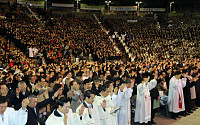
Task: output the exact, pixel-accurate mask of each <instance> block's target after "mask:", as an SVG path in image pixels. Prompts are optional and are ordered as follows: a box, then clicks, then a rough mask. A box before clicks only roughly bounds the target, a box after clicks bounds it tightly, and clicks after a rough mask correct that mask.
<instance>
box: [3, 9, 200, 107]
mask: <svg viewBox="0 0 200 125" xmlns="http://www.w3.org/2000/svg"><path fill="white" fill-rule="evenodd" d="M26 11H27V10H26ZM27 13H28V12H25V13H23V12H20V11H19V13H12V16H11V17H10V18H9V17H8V19H6V20H3V19H1V20H0V22H1V25H0V27H1V28H6V29H7V31H8V33H9V34H12V35H14V37H15V39H17V40H20V42H21V43H23V45H24V47H25V48H24V50H26V51H24V50H20V49H18V48H17V47H16V46H14V44H13V43H12V41H10V40H8V39H6V38H5V37H4V36H1V37H0V41H1V43H0V44H1V45H0V56H1V60H0V61H1V62H0V66H1V67H0V75H1V78H0V80H1V81H0V83H1V91H0V92H1V95H2V94H6V93H7V94H6V95H9V98H10V99H12V95H16V94H19V93H23V92H27V91H28V92H29V94H27V96H30V95H32V94H34V92H35V91H39V92H40V94H42V93H44V92H45V91H47V92H49V93H51V92H52V93H55V92H56V91H57V90H59V89H61V90H62V91H60V92H59V95H60V98H62V97H63V96H64V97H66V98H67V99H69V100H70V101H73V100H72V94H73V90H76V91H80V93H82V97H81V98H80V100H83V99H89V101H91V102H92V101H93V99H94V98H90V96H91V93H92V92H91V91H87V90H93V91H94V94H96V95H97V94H98V93H99V92H102V94H109V93H110V92H116V93H117V91H118V89H119V86H120V85H121V84H122V83H125V84H127V86H129V87H130V83H131V82H133V81H135V84H136V85H137V84H140V83H141V82H143V81H148V80H150V79H153V78H154V77H155V76H158V78H159V79H160V80H161V82H160V84H159V87H160V88H161V89H163V90H166V91H167V89H168V88H167V87H168V85H167V86H166V85H164V83H167V84H169V78H170V77H172V76H173V75H176V74H180V73H182V74H183V73H185V72H187V73H189V75H193V76H194V77H199V76H200V70H199V67H200V62H199V61H200V60H199V31H200V30H199V27H198V26H199V23H198V22H197V21H196V20H195V21H186V20H183V19H176V20H174V26H173V27H171V28H167V27H166V28H163V27H161V28H156V27H155V23H154V22H152V21H141V22H138V23H127V22H125V21H123V20H119V21H118V20H115V21H113V20H107V21H106V20H104V21H102V22H106V23H102V24H103V25H106V26H105V27H108V30H109V28H110V30H111V29H112V28H113V29H112V31H113V30H116V31H117V32H118V34H120V35H121V34H126V37H125V40H124V41H125V42H126V45H127V46H128V47H129V48H130V52H131V53H132V55H133V56H134V58H135V61H134V62H129V61H127V62H122V61H121V60H120V59H121V54H120V53H117V52H116V50H115V49H114V46H113V43H112V42H111V41H110V39H109V36H108V35H107V34H106V33H105V32H104V31H102V29H101V28H100V26H99V25H98V23H97V22H95V20H94V19H92V18H78V17H76V16H75V15H73V14H69V15H68V16H53V17H52V18H53V19H51V20H49V22H48V23H46V24H45V25H42V24H40V23H39V22H38V21H37V20H36V19H34V18H33V17H31V16H30V14H27ZM175 22H176V23H175ZM182 22H183V23H182ZM29 48H37V49H38V53H37V54H38V55H39V54H41V55H42V58H43V59H44V60H45V62H44V63H43V62H42V61H41V62H38V61H37V60H38V58H39V57H38V56H37V55H36V56H35V55H34V58H29V56H28V54H27V52H28V49H29ZM22 51H24V52H22ZM90 54H91V56H92V58H93V61H92V62H88V61H87V60H86V59H83V60H84V61H80V62H76V63H73V62H72V60H71V59H73V58H83V57H89V56H90ZM37 57H38V58H37ZM107 60H114V61H112V62H110V61H107ZM5 85H6V86H5ZM107 88H109V89H107ZM136 88H137V86H136V87H135V90H136ZM134 93H136V91H134ZM25 97H26V96H25ZM25 97H24V98H25ZM64 102H68V100H67V101H66V100H60V101H59V102H58V105H59V106H61V107H60V108H63V104H64ZM9 103H10V104H9V106H13V107H15V108H16V109H17V104H16V102H12V100H11V101H10V102H9ZM33 106H35V103H34V102H33ZM65 108H67V106H66V107H65Z"/></svg>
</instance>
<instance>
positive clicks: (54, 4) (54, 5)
mask: <svg viewBox="0 0 200 125" xmlns="http://www.w3.org/2000/svg"><path fill="white" fill-rule="evenodd" d="M52 6H53V7H69V8H73V7H74V4H62V3H52Z"/></svg>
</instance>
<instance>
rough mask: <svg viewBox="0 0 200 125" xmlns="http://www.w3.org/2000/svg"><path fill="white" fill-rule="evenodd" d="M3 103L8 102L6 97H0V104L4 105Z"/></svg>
mask: <svg viewBox="0 0 200 125" xmlns="http://www.w3.org/2000/svg"><path fill="white" fill-rule="evenodd" d="M5 102H9V99H8V97H6V96H0V104H2V103H5Z"/></svg>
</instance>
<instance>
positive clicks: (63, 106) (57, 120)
mask: <svg viewBox="0 0 200 125" xmlns="http://www.w3.org/2000/svg"><path fill="white" fill-rule="evenodd" d="M57 104H58V109H56V110H54V111H53V113H52V114H51V115H50V116H49V117H48V119H47V120H46V125H76V124H78V125H81V121H80V118H79V115H78V114H76V113H72V110H71V109H70V101H69V100H67V99H65V98H64V97H62V98H60V99H59V100H58V102H57Z"/></svg>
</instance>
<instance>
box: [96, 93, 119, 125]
mask: <svg viewBox="0 0 200 125" xmlns="http://www.w3.org/2000/svg"><path fill="white" fill-rule="evenodd" d="M104 100H106V109H105V110H103V108H102V106H101V104H102V103H103V101H104ZM94 103H95V104H96V105H97V106H98V113H99V118H100V125H116V115H115V114H110V112H111V111H112V110H113V109H114V102H113V100H111V96H110V95H108V96H107V97H103V96H95V99H94Z"/></svg>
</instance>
